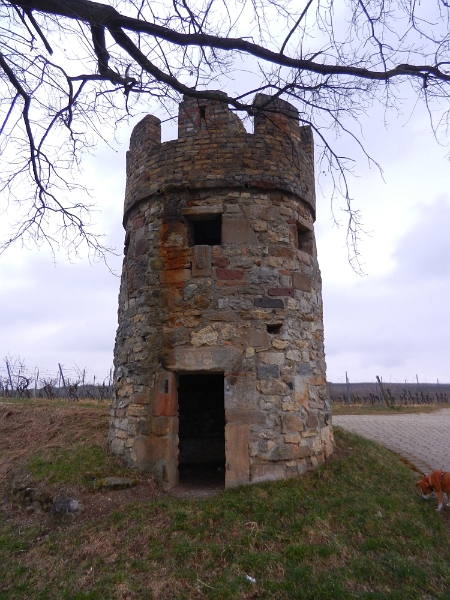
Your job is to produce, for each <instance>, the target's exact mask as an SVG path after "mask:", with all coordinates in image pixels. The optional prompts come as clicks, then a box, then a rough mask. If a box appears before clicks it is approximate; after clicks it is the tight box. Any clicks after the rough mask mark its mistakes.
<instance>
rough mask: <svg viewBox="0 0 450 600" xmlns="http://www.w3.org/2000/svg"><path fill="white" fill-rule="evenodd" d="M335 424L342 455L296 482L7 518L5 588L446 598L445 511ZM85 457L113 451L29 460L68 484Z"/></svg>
mask: <svg viewBox="0 0 450 600" xmlns="http://www.w3.org/2000/svg"><path fill="white" fill-rule="evenodd" d="M335 435H336V440H337V452H336V457H335V458H334V460H332V461H330V462H328V463H327V464H325V465H323V466H322V467H320V468H319V469H317V470H316V471H315V472H313V473H312V474H310V475H308V476H306V477H303V478H299V479H295V480H290V481H284V482H277V483H270V484H269V483H268V484H262V485H254V486H246V487H240V488H236V489H232V490H228V491H226V492H224V493H223V494H220V495H218V496H216V497H213V498H209V499H206V500H193V499H189V500H186V499H180V498H176V497H172V496H168V495H167V496H163V497H162V498H159V499H154V500H152V501H149V502H140V503H131V504H128V505H126V506H125V507H124V508H122V509H121V510H117V511H114V512H112V513H109V514H108V515H105V516H101V515H98V516H97V517H96V518H92V519H90V520H88V521H86V520H85V521H80V522H77V521H74V522H73V523H69V524H67V525H65V526H62V527H61V526H60V527H55V526H50V525H49V524H48V523H47V522H45V521H41V522H40V523H39V524H38V525H37V524H36V523H33V522H29V523H28V524H23V523H22V524H21V525H18V524H17V522H14V521H11V520H6V519H4V518H3V520H2V517H1V516H0V599H1V600H3V599H8V600H9V599H13V598H20V599H27V598H30V599H31V598H32V599H33V600H44V599H45V600H47V599H49V600H50V599H58V600H60V599H65V598H70V599H77V600H88V599H95V600H98V599H103V598H105V599H115V598H118V599H119V598H120V599H127V600H131V599H132V600H135V599H150V598H155V599H157V598H159V599H164V600H169V599H172V598H174V599H175V598H176V599H180V600H183V599H186V600H190V599H193V598H195V599H196V598H199V599H203V598H205V599H240V598H242V599H245V598H268V599H269V598H274V599H280V600H282V599H286V600H287V599H289V600H291V599H297V598H298V599H305V600H307V599H311V600H317V599H319V598H320V599H321V600H322V599H323V600H325V599H328V598H329V599H333V600H339V599H347V598H362V599H365V598H367V599H369V598H370V599H384V598H389V599H396V598H399V599H402V600H403V599H405V598H408V599H411V600H414V599H418V600H419V599H420V600H423V599H425V598H442V599H444V598H445V599H447V598H448V597H449V590H450V540H449V529H448V521H447V518H446V515H442V514H438V513H437V512H436V510H435V509H436V507H435V504H434V503H433V502H430V503H426V502H423V501H422V500H421V499H420V498H419V496H418V495H417V494H416V493H415V489H414V488H415V486H414V482H415V475H414V474H413V473H412V472H411V471H410V470H409V469H407V468H406V467H405V466H404V465H403V464H402V463H401V462H400V461H399V460H398V459H397V458H396V457H395V456H394V455H392V454H391V453H390V452H389V451H387V450H385V449H383V448H381V447H379V446H377V445H376V444H373V443H372V442H369V441H367V440H364V439H362V438H360V437H358V436H354V435H351V434H349V433H346V432H344V431H342V430H340V429H339V428H336V429H335ZM83 460H86V461H87V462H88V463H89V464H88V465H86V469H87V470H88V471H92V470H95V468H96V467H95V465H96V464H102V461H103V460H105V459H104V458H102V456H101V455H100V454H98V451H97V450H96V449H92V452H91V451H87V450H86V449H85V450H81V448H80V449H79V450H77V449H76V450H75V451H74V452H65V451H64V452H62V451H61V450H58V454H57V457H55V458H54V459H53V460H52V462H50V461H49V460H48V457H47V459H46V460H45V461H42V458H39V457H38V455H35V456H34V458H33V457H29V463H28V464H29V466H30V468H31V469H32V470H33V473H34V475H35V476H38V477H43V478H47V479H48V478H51V477H53V476H54V477H57V478H59V479H60V480H61V481H64V482H66V483H71V484H73V483H75V482H77V481H79V480H80V475H79V473H80V471H83ZM111 493H113V492H111ZM249 578H253V579H255V580H256V583H253V582H252V581H251V580H250V579H249Z"/></svg>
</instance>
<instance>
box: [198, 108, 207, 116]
mask: <svg viewBox="0 0 450 600" xmlns="http://www.w3.org/2000/svg"><path fill="white" fill-rule="evenodd" d="M199 109H200V119H206V106H199Z"/></svg>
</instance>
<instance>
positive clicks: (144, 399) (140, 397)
mask: <svg viewBox="0 0 450 600" xmlns="http://www.w3.org/2000/svg"><path fill="white" fill-rule="evenodd" d="M133 402H134V404H148V403H149V397H148V394H146V393H142V394H133Z"/></svg>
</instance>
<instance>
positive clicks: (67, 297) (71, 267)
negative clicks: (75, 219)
mask: <svg viewBox="0 0 450 600" xmlns="http://www.w3.org/2000/svg"><path fill="white" fill-rule="evenodd" d="M364 126H365V143H366V146H367V148H368V149H369V151H370V152H371V154H372V155H373V157H374V158H375V159H376V160H378V161H379V163H380V164H381V166H382V168H383V171H384V173H383V177H381V175H380V173H379V171H378V170H377V169H375V168H373V167H372V168H369V167H368V166H367V164H366V163H365V162H361V163H359V164H358V165H357V167H356V171H355V172H356V174H357V175H358V177H354V178H352V179H351V181H350V183H351V186H352V192H353V196H354V197H355V205H354V206H355V208H357V209H360V210H361V212H362V216H363V220H364V224H365V229H366V231H367V232H368V235H366V236H364V237H363V239H362V241H361V243H360V252H361V261H362V263H364V265H363V268H364V271H365V273H366V275H365V276H364V277H361V276H358V275H356V274H355V273H354V271H353V270H352V269H351V267H350V265H349V263H348V260H347V250H346V248H345V217H344V215H343V214H342V213H341V211H340V210H339V204H336V205H335V214H336V215H337V216H338V217H341V215H342V225H343V226H342V227H341V228H337V227H336V226H335V225H334V224H333V221H332V218H331V210H330V198H331V187H330V185H329V182H328V181H327V177H326V176H322V177H321V178H320V182H319V183H320V185H319V186H318V188H317V207H318V215H317V223H316V235H317V244H318V252H319V262H320V266H321V271H322V279H323V299H324V320H325V350H326V359H327V365H328V380H329V381H335V382H339V381H343V380H345V372H346V371H347V372H348V375H349V378H350V381H372V380H374V379H375V376H376V375H380V376H382V377H383V379H384V380H386V381H390V380H392V381H401V382H402V381H405V380H407V381H412V380H415V377H416V375H418V377H419V380H420V381H436V379H439V381H441V382H449V381H450V373H449V364H450V345H449V340H450V325H449V318H448V298H449V297H450V262H449V256H450V236H449V233H448V232H449V228H450V190H449V181H450V177H449V176H450V163H449V161H448V157H447V153H448V149H447V148H445V147H442V146H440V145H439V144H438V143H437V142H436V141H435V140H434V138H433V136H432V134H431V132H430V126H429V123H428V120H427V116H426V115H425V114H424V113H421V112H420V111H419V110H418V111H416V112H415V113H414V114H413V115H412V116H410V115H409V114H408V113H406V114H405V115H404V116H402V117H399V118H395V119H392V122H391V123H390V125H389V126H388V128H385V127H384V124H383V118H382V115H377V114H376V113H372V114H371V115H369V117H368V119H367V121H366V122H365V123H364ZM164 135H165V137H166V138H170V137H174V133H173V129H172V130H170V128H169V129H167V130H166V132H165V133H164ZM128 137H129V130H123V131H122V132H121V138H122V141H123V144H122V146H121V147H120V149H119V151H118V152H114V151H113V150H111V149H109V148H107V147H105V146H102V147H100V148H99V149H98V151H97V155H96V156H95V157H93V158H92V159H90V160H89V161H87V162H86V163H85V174H84V177H83V179H84V180H85V181H86V182H87V183H88V185H89V186H90V187H91V188H92V189H93V194H94V197H95V199H96V200H97V202H98V205H99V208H100V209H101V211H102V212H101V213H99V214H98V215H97V216H96V220H97V222H98V230H99V231H104V232H105V233H107V235H108V241H109V243H111V244H112V245H114V246H115V247H116V248H117V249H118V253H119V256H118V257H111V259H110V267H111V268H112V269H113V270H115V271H116V273H120V269H121V260H122V258H121V250H122V247H123V229H122V226H121V218H122V207H123V197H124V185H125V158H124V157H125V151H126V149H127V146H128ZM0 281H1V288H0V353H1V357H0V358H1V359H3V357H4V356H6V355H13V356H18V355H20V357H21V358H22V359H24V360H25V362H26V365H27V366H28V368H30V369H33V368H35V367H38V368H39V369H40V371H41V374H51V373H56V370H57V365H58V363H61V364H62V365H64V368H65V369H71V368H73V367H74V365H78V367H80V368H81V369H83V368H87V372H88V377H89V376H91V377H92V376H93V374H96V376H97V377H98V378H100V379H104V378H106V377H107V376H108V374H109V369H110V367H111V365H112V357H113V346H114V336H115V330H116V327H117V295H118V290H119V278H118V277H117V276H115V275H113V274H112V273H111V272H110V271H109V270H108V268H107V267H106V266H105V265H104V264H101V263H100V264H89V262H88V261H87V260H76V261H74V262H73V263H69V262H67V261H66V260H65V257H64V254H60V255H57V256H56V260H55V262H54V261H53V258H52V256H51V254H50V253H49V252H48V250H46V249H42V250H41V251H37V250H36V249H35V248H32V249H30V250H28V249H24V248H21V247H20V246H19V245H16V246H14V247H13V248H11V249H10V250H9V251H8V252H6V253H5V254H4V255H3V257H1V258H0ZM4 373H5V371H4V364H3V363H2V364H1V365H0V375H2V374H4Z"/></svg>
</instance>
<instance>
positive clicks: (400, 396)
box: [328, 381, 450, 406]
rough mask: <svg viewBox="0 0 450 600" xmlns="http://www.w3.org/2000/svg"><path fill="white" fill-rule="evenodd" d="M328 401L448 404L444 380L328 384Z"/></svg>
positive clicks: (448, 392)
mask: <svg viewBox="0 0 450 600" xmlns="http://www.w3.org/2000/svg"><path fill="white" fill-rule="evenodd" d="M328 387H329V390H330V400H331V403H336V404H369V405H387V406H405V405H413V404H414V405H415V404H449V402H450V384H447V383H434V384H431V383H383V382H381V381H380V382H374V383H348V384H347V383H329V384H328Z"/></svg>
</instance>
